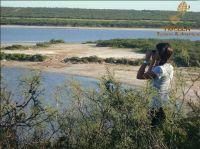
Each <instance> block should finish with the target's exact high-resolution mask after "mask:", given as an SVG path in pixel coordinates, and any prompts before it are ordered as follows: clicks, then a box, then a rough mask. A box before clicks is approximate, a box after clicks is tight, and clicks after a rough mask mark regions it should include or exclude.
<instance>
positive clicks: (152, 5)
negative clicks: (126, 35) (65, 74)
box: [1, 0, 200, 12]
mask: <svg viewBox="0 0 200 149" xmlns="http://www.w3.org/2000/svg"><path fill="white" fill-rule="evenodd" d="M180 2H181V1H3V0H2V1H1V7H62V8H63V7H64V8H87V9H135V10H172V11H176V10H177V6H178V5H179V3H180ZM186 2H187V4H189V5H190V10H189V11H195V12H200V0H197V1H186Z"/></svg>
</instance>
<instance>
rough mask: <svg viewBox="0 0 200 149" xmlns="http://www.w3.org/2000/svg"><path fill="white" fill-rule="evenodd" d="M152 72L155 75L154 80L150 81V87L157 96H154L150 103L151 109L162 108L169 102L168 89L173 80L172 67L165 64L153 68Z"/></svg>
mask: <svg viewBox="0 0 200 149" xmlns="http://www.w3.org/2000/svg"><path fill="white" fill-rule="evenodd" d="M152 71H153V72H154V73H155V74H156V78H154V79H152V82H151V83H152V86H153V87H154V88H155V89H156V91H157V96H154V97H153V99H152V101H151V105H150V107H151V108H160V107H163V106H164V105H165V104H166V103H168V101H169V95H168V93H169V88H170V84H171V80H172V78H173V73H174V71H173V66H172V65H171V64H170V63H165V64H164V65H162V66H155V67H154V68H152Z"/></svg>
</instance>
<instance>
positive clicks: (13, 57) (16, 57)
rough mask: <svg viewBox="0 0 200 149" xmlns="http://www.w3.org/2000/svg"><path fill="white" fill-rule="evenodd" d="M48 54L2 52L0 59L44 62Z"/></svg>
mask: <svg viewBox="0 0 200 149" xmlns="http://www.w3.org/2000/svg"><path fill="white" fill-rule="evenodd" d="M46 58H47V57H46V56H42V55H40V54H36V55H26V54H17V53H16V54H6V53H3V52H1V53H0V60H4V59H5V60H14V61H32V62H42V61H44V60H45V59H46Z"/></svg>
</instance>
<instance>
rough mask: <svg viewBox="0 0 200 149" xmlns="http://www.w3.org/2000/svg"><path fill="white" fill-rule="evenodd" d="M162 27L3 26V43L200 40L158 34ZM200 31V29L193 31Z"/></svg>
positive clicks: (195, 37) (192, 37) (194, 37)
mask: <svg viewBox="0 0 200 149" xmlns="http://www.w3.org/2000/svg"><path fill="white" fill-rule="evenodd" d="M157 32H160V33H164V31H163V30H162V29H160V30H159V29H155V30H151V29H149V30H147V29H139V30H138V29H87V28H62V27H61V28H58V27H51V28H49V27H46V28H45V27H26V26H24V27H23V26H21V27H17V26H1V43H26V42H27V43H36V42H43V41H49V40H51V39H63V40H64V41H65V42H72V43H81V42H86V41H96V40H107V39H114V38H133V39H136V38H159V39H190V40H200V36H157ZM193 32H198V33H199V34H200V31H193Z"/></svg>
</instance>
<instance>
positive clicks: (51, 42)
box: [49, 39, 65, 44]
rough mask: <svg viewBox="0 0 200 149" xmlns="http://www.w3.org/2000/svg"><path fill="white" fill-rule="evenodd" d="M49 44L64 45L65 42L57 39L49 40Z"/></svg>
mask: <svg viewBox="0 0 200 149" xmlns="http://www.w3.org/2000/svg"><path fill="white" fill-rule="evenodd" d="M49 43H50V44H57V43H65V41H64V40H62V39H58V40H55V39H51V40H50V41H49Z"/></svg>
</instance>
